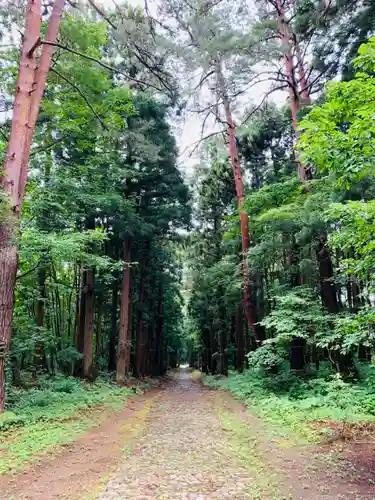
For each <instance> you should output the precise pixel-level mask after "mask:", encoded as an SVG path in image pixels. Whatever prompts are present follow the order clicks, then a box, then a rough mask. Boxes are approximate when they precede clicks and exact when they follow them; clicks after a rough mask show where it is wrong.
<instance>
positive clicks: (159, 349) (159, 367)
mask: <svg viewBox="0 0 375 500" xmlns="http://www.w3.org/2000/svg"><path fill="white" fill-rule="evenodd" d="M163 324H164V317H163V284H162V281H160V283H159V291H158V304H157V317H156V345H155V349H156V351H155V373H154V374H155V375H162V374H163V372H164V367H163Z"/></svg>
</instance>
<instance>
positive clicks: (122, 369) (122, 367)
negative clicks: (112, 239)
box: [116, 239, 130, 384]
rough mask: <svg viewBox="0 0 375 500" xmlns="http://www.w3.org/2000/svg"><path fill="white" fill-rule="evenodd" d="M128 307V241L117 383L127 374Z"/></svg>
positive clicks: (121, 310)
mask: <svg viewBox="0 0 375 500" xmlns="http://www.w3.org/2000/svg"><path fill="white" fill-rule="evenodd" d="M129 307H130V241H129V240H128V239H127V240H126V241H125V242H124V273H123V278H122V288H121V306H120V329H119V336H118V349H117V365H116V382H117V383H118V384H119V383H121V382H123V381H124V379H125V377H126V375H127V371H128V370H127V368H128V367H127V366H126V360H127V358H128V356H127V350H128V349H129V348H130V342H129V338H128V332H129Z"/></svg>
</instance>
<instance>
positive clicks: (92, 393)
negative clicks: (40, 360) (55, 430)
mask: <svg viewBox="0 0 375 500" xmlns="http://www.w3.org/2000/svg"><path fill="white" fill-rule="evenodd" d="M130 393H131V391H130V390H129V389H126V388H120V387H117V386H116V385H114V384H111V383H110V382H107V381H104V380H101V379H98V380H97V381H96V382H95V383H93V384H89V383H86V382H84V381H80V380H77V379H74V378H73V377H70V378H64V377H61V376H57V377H44V378H43V377H40V386H39V388H32V389H28V390H25V389H17V388H15V387H12V388H10V392H9V398H8V405H7V412H5V415H8V416H7V417H6V418H4V419H3V420H0V430H4V429H8V428H9V427H11V426H22V425H27V424H29V423H33V422H37V421H51V420H63V419H66V418H69V417H70V416H71V415H73V414H74V413H76V412H77V411H79V410H82V409H85V408H90V407H92V406H97V405H101V404H104V403H105V402H106V401H107V400H109V399H111V400H116V399H118V401H119V402H121V401H123V399H124V397H126V395H128V394H130Z"/></svg>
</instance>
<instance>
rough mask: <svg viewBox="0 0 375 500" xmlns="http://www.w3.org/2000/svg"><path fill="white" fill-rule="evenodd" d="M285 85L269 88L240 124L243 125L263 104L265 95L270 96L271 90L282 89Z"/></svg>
mask: <svg viewBox="0 0 375 500" xmlns="http://www.w3.org/2000/svg"><path fill="white" fill-rule="evenodd" d="M284 88H285V87H284V86H280V87H275V88H274V89H271V90H269V91H268V92H266V93H265V94H264V96H263V98H262V100H261V101H260V103H259V104H258V106H256V107H255V108H253V109H252V110H251V111H250V112H249V113H248V114H247V115H246V117H245V118H244V120H242V123H241V126H242V125H244V124H245V123H246V122H247V120H249V119H250V118H251V117H252V116H253V115H254V114H255V113H256V112H257V111H259V109H260V108H261V107H262V106H263V104H264V103H265V101H266V100H267V97H268V96H270V95H271V94H272V93H273V92H276V91H277V90H283V89H284Z"/></svg>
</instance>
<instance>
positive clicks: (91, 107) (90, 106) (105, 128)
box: [51, 68, 108, 130]
mask: <svg viewBox="0 0 375 500" xmlns="http://www.w3.org/2000/svg"><path fill="white" fill-rule="evenodd" d="M51 71H52V72H53V73H55V74H56V75H57V76H58V77H59V78H61V79H62V80H64V81H65V82H66V83H67V84H68V85H70V86H71V87H72V88H73V89H74V90H75V91H76V92H78V94H79V95H80V96H81V97H82V99H83V100H84V101H85V103H86V104H87V107H88V108H89V109H90V110H91V111H92V113H93V115H94V116H95V118H96V119H97V120H98V121H99V123H100V125H101V126H102V128H103V129H104V130H108V128H107V126H106V124H105V123H104V122H103V120H102V119H101V118H100V116H99V115H98V113H97V112H96V111H95V109H94V107H93V106H92V104H90V102H89V100H88V99H87V97H86V96H85V95H84V94H83V93H82V92H81V90H80V89H79V87H77V85H76V84H75V83H73V82H72V81H70V80H69V79H68V78H66V76H64V75H62V74H61V73H60V72H59V71H57V70H56V69H54V68H51Z"/></svg>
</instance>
